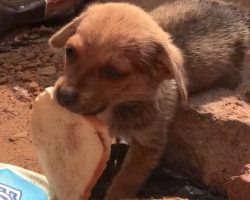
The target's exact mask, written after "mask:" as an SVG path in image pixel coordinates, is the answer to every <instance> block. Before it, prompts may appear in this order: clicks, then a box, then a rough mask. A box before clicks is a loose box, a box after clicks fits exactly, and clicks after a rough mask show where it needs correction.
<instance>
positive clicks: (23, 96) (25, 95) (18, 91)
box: [13, 86, 30, 100]
mask: <svg viewBox="0 0 250 200" xmlns="http://www.w3.org/2000/svg"><path fill="white" fill-rule="evenodd" d="M13 89H14V91H15V92H16V94H17V97H18V98H19V99H20V100H23V99H24V100H29V98H30V95H29V93H28V91H27V90H26V89H24V88H22V87H20V86H15V87H14V88H13Z"/></svg>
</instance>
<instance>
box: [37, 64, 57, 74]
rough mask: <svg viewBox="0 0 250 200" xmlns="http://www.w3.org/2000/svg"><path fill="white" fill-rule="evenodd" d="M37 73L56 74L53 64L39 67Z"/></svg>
mask: <svg viewBox="0 0 250 200" xmlns="http://www.w3.org/2000/svg"><path fill="white" fill-rule="evenodd" d="M37 73H38V74H39V75H41V76H50V75H54V74H56V68H55V66H52V65H51V66H48V67H44V68H39V69H38V70H37Z"/></svg>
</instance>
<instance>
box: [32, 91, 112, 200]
mask: <svg viewBox="0 0 250 200" xmlns="http://www.w3.org/2000/svg"><path fill="white" fill-rule="evenodd" d="M31 122H32V137H33V143H34V146H35V149H36V152H37V155H38V159H39V162H40V164H41V167H42V168H43V170H44V172H45V175H46V177H47V179H48V182H49V184H50V187H51V190H52V191H53V192H54V193H55V196H56V198H57V199H58V200H85V199H88V198H89V196H90V192H91V189H92V187H93V186H94V185H95V184H96V181H97V180H98V178H99V177H100V176H101V174H102V172H103V170H104V169H105V167H106V162H107V160H108V159H109V155H110V146H111V138H110V136H109V134H108V130H107V127H106V126H105V125H104V124H103V123H102V122H101V121H99V120H98V119H97V118H95V117H82V116H80V115H77V114H75V113H71V112H70V111H68V110H67V109H65V108H63V107H61V106H60V105H58V104H57V102H56V100H55V99H54V97H53V88H52V87H51V88H47V89H46V90H45V92H44V93H42V94H41V95H39V96H38V97H37V98H36V100H35V102H34V104H33V112H32V121H31Z"/></svg>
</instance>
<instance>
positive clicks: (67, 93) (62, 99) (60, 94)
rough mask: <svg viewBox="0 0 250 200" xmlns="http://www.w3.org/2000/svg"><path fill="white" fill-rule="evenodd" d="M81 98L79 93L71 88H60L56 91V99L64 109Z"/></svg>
mask: <svg viewBox="0 0 250 200" xmlns="http://www.w3.org/2000/svg"><path fill="white" fill-rule="evenodd" d="M78 98H79V93H78V92H77V91H76V90H75V89H73V88H71V87H65V88H63V87H58V88H57V90H56V99H57V101H58V102H59V104H61V105H62V106H64V107H69V106H72V105H74V104H75V103H76V101H77V99H78Z"/></svg>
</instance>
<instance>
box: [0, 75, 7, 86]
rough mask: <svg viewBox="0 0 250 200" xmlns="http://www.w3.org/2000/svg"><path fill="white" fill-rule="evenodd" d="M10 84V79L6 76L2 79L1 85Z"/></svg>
mask: <svg viewBox="0 0 250 200" xmlns="http://www.w3.org/2000/svg"><path fill="white" fill-rule="evenodd" d="M8 82H9V79H8V78H7V77H6V76H5V77H1V78H0V85H4V84H6V83H8Z"/></svg>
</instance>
